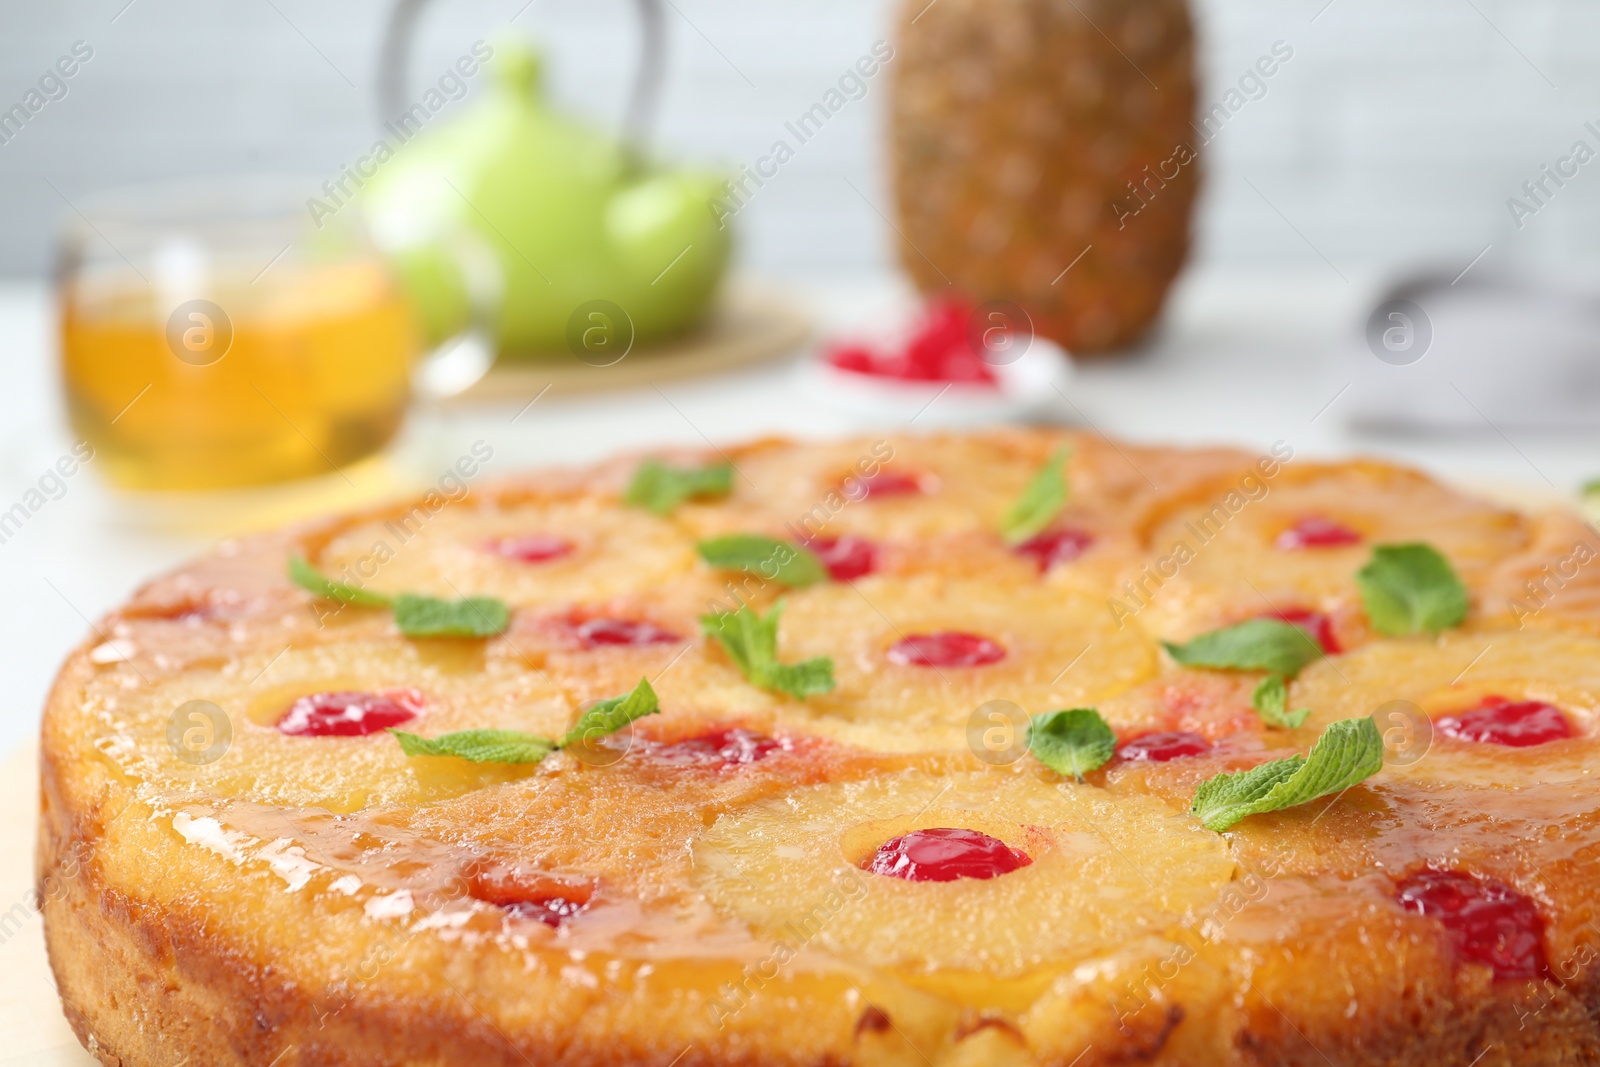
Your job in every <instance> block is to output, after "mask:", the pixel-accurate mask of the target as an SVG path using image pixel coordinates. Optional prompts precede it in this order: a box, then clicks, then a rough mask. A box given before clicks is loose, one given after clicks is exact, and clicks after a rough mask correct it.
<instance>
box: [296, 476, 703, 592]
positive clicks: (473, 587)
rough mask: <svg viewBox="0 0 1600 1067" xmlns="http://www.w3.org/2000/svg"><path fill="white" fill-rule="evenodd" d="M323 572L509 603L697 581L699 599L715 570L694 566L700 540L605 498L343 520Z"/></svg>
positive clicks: (378, 586) (322, 557)
mask: <svg viewBox="0 0 1600 1067" xmlns="http://www.w3.org/2000/svg"><path fill="white" fill-rule="evenodd" d="M526 536H542V537H549V538H554V539H556V540H557V542H558V543H559V542H560V541H565V542H567V543H568V544H569V545H570V546H571V547H570V550H569V551H567V552H565V553H564V554H560V555H556V556H553V557H552V558H549V559H544V560H540V561H538V562H524V561H523V560H519V559H516V558H511V557H510V556H508V555H506V554H504V553H502V552H498V551H495V550H494V548H493V547H492V545H493V542H495V541H496V540H497V539H502V538H517V537H526ZM312 562H314V563H316V564H317V565H318V566H319V567H321V568H322V569H323V570H324V571H326V572H327V573H329V574H331V575H333V576H335V577H340V578H345V579H346V580H349V581H353V582H355V583H356V584H358V585H362V586H363V587H365V588H369V589H371V590H373V591H375V592H382V593H389V594H393V593H401V592H407V593H424V594H427V595H429V596H437V597H446V598H455V597H461V596H494V597H499V598H500V599H502V600H504V601H506V602H507V603H509V604H511V605H513V606H519V607H527V606H535V605H566V604H575V603H585V602H597V601H602V600H605V599H607V598H610V597H615V596H621V595H625V594H628V593H632V592H635V591H637V590H639V589H658V590H659V589H663V588H668V589H672V588H677V587H679V586H681V585H684V584H690V585H694V586H695V587H696V588H694V589H693V590H692V592H688V593H685V594H684V597H686V598H687V600H688V601H689V602H690V603H692V605H693V607H695V608H698V607H700V606H701V605H702V604H703V603H704V602H705V601H706V600H707V599H708V598H709V597H711V596H713V595H715V594H716V592H717V590H718V588H719V583H718V582H717V581H716V580H715V576H714V575H711V574H708V573H704V572H703V571H699V572H697V568H698V564H697V561H696V558H695V553H694V543H693V541H691V540H690V539H688V538H686V537H684V536H683V534H682V532H681V531H680V530H679V529H678V528H677V527H676V526H675V525H674V524H673V523H671V522H669V521H667V520H665V519H660V518H657V517H656V516H654V515H651V514H650V513H649V512H646V511H642V510H640V509H637V508H629V509H626V510H624V509H621V508H618V507H616V505H615V504H614V503H612V502H610V501H608V500H604V499H602V498H600V497H597V496H596V497H585V498H582V499H576V500H550V501H542V502H528V503H524V504H513V505H506V506H503V507H500V508H496V509H492V510H491V509H487V508H477V507H474V506H472V505H471V504H470V503H462V504H456V505H451V506H446V507H442V508H441V509H440V510H439V511H438V512H436V513H429V512H427V511H426V509H425V508H423V507H422V505H418V506H417V507H416V508H413V509H412V510H411V511H410V512H405V511H396V512H393V513H388V514H385V515H380V516H377V517H374V518H370V519H367V520H365V521H361V522H357V523H354V524H352V525H349V526H346V527H344V528H343V529H342V530H340V531H338V532H337V533H335V534H334V535H333V536H332V537H331V538H330V539H329V540H328V541H327V542H326V544H325V545H324V546H323V548H322V551H321V552H319V553H317V554H316V556H315V558H314V559H313V561H312Z"/></svg>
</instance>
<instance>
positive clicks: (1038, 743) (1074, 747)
mask: <svg viewBox="0 0 1600 1067" xmlns="http://www.w3.org/2000/svg"><path fill="white" fill-rule="evenodd" d="M1028 750H1029V751H1030V752H1032V753H1033V756H1034V758H1035V759H1037V760H1038V761H1039V762H1040V763H1042V764H1044V765H1045V766H1046V767H1049V768H1050V769H1051V770H1052V771H1055V772H1056V773H1057V774H1060V775H1068V776H1071V777H1073V778H1079V779H1081V778H1082V777H1083V776H1084V775H1086V774H1088V773H1089V772H1090V771H1092V770H1095V769H1097V768H1099V767H1103V766H1105V764H1106V761H1107V760H1109V759H1111V757H1112V756H1113V755H1114V754H1115V753H1116V751H1117V735H1116V734H1114V733H1112V732H1111V727H1110V726H1108V725H1107V724H1106V721H1105V720H1104V719H1102V718H1101V717H1100V713H1099V712H1098V711H1096V710H1095V709H1094V708H1072V709H1070V710H1068V711H1048V712H1045V713H1044V714H1042V715H1035V716H1033V718H1032V720H1031V722H1030V725H1029V727H1028Z"/></svg>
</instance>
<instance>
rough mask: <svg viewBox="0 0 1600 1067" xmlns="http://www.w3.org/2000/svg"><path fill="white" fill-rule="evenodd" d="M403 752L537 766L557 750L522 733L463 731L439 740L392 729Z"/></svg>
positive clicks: (552, 744) (535, 736)
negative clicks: (535, 764)
mask: <svg viewBox="0 0 1600 1067" xmlns="http://www.w3.org/2000/svg"><path fill="white" fill-rule="evenodd" d="M389 732H390V733H391V734H394V736H395V740H397V741H399V742H400V751H402V752H404V753H405V754H406V755H408V756H456V757H459V758H461V759H464V760H471V761H472V762H474V763H538V762H539V761H540V760H542V759H544V758H545V757H546V756H548V755H550V753H552V752H554V751H555V750H556V743H555V742H554V741H552V740H550V739H549V738H548V737H540V736H539V735H538V734H525V733H523V732H522V731H520V730H462V731H460V732H459V733H453V734H441V735H440V736H438V737H418V736H417V735H416V734H408V733H406V732H405V731H404V730H395V729H391V730H390V731H389Z"/></svg>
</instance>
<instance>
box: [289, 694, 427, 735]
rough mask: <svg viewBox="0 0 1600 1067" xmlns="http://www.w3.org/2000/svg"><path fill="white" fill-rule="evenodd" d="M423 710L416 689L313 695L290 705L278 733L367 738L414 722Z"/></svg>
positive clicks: (419, 695) (421, 700) (420, 696)
mask: <svg viewBox="0 0 1600 1067" xmlns="http://www.w3.org/2000/svg"><path fill="white" fill-rule="evenodd" d="M422 707H423V697H422V694H421V693H419V692H418V691H417V690H415V689H387V690H384V691H383V692H381V693H360V692H351V691H340V692H334V693H312V694H310V695H309V696H303V697H301V698H300V699H299V700H296V701H295V702H294V703H293V704H291V705H289V710H288V711H286V712H285V713H284V715H283V718H281V719H279V720H278V731H279V732H280V733H285V734H288V735H289V736H291V737H365V736H366V735H367V734H375V733H377V732H378V731H379V730H387V729H388V728H389V727H391V726H399V725H400V724H401V723H407V722H410V721H411V720H412V719H415V718H416V717H417V716H418V715H421V714H422Z"/></svg>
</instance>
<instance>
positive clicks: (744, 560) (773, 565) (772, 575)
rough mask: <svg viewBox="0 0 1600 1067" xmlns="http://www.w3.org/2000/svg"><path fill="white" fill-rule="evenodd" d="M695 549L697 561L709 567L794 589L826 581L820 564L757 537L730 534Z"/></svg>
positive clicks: (794, 548) (804, 552)
mask: <svg viewBox="0 0 1600 1067" xmlns="http://www.w3.org/2000/svg"><path fill="white" fill-rule="evenodd" d="M696 548H697V550H698V551H699V553H700V558H701V559H703V560H705V561H706V562H707V563H709V564H711V565H712V566H713V567H721V568H723V569H725V570H735V571H737V570H743V571H749V572H750V573H751V574H755V575H758V576H759V577H762V578H766V579H768V580H770V581H774V582H782V583H783V584H784V585H787V586H793V587H795V588H799V587H801V586H806V585H815V584H816V583H818V582H825V581H827V580H828V568H827V567H825V566H823V565H822V561H821V560H820V559H818V558H817V557H816V556H815V555H813V554H812V553H811V552H810V551H809V550H808V549H804V548H801V547H800V546H799V545H797V544H794V543H793V542H791V541H778V540H775V539H773V538H771V537H762V536H760V535H758V534H732V535H730V536H728V537H713V538H711V539H710V540H709V541H701V542H700V544H699V545H697V546H696Z"/></svg>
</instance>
